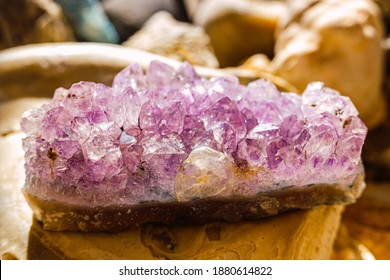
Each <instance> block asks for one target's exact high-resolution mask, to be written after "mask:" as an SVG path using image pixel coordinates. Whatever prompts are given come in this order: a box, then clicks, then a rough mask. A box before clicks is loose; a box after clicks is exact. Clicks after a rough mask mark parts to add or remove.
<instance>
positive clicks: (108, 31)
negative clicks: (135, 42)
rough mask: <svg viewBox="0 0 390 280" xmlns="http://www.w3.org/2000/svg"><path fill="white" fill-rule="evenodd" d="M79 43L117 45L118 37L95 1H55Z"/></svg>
mask: <svg viewBox="0 0 390 280" xmlns="http://www.w3.org/2000/svg"><path fill="white" fill-rule="evenodd" d="M55 2H57V3H58V4H59V5H60V6H61V7H62V9H63V12H64V14H65V16H66V17H67V19H68V21H69V23H70V25H71V26H72V28H73V30H74V33H75V34H76V36H77V37H78V39H79V40H81V41H90V42H101V43H113V44H115V43H119V35H118V32H117V31H116V29H115V27H114V26H113V25H112V23H111V22H110V20H109V19H108V17H107V15H106V14H105V12H104V10H103V7H102V6H101V4H100V2H99V1H97V0H55Z"/></svg>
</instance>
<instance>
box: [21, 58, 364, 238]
mask: <svg viewBox="0 0 390 280" xmlns="http://www.w3.org/2000/svg"><path fill="white" fill-rule="evenodd" d="M357 115H358V112H357V110H356V108H355V107H354V105H353V104H352V102H351V101H350V99H349V98H348V97H343V96H340V94H339V93H338V92H336V91H334V90H332V89H330V88H327V87H324V85H323V83H320V82H315V83H311V84H309V85H308V87H307V89H306V90H305V92H304V93H303V95H302V96H299V95H297V94H294V93H281V92H279V91H278V90H277V88H276V87H275V86H274V85H273V84H272V83H271V82H268V81H266V80H257V81H255V82H252V83H250V84H249V85H248V86H243V85H241V84H239V83H238V80H237V79H236V78H234V77H218V78H212V79H210V80H208V79H204V78H201V77H199V76H198V75H197V73H196V72H195V71H194V69H193V68H192V67H190V66H189V64H187V63H184V64H183V65H182V66H181V67H180V68H179V69H177V70H175V69H174V68H172V67H170V66H168V65H166V64H163V63H161V62H157V61H155V62H152V63H151V64H150V66H149V69H148V70H147V72H146V73H145V74H144V73H143V71H142V70H141V69H140V67H139V66H138V65H136V64H133V65H130V66H129V67H127V68H126V69H124V70H122V71H121V72H120V73H119V74H118V75H117V76H116V77H115V79H114V81H113V85H112V87H109V86H105V85H103V84H95V83H92V82H80V83H77V84H74V85H73V86H72V87H71V88H70V89H64V88H59V89H57V90H56V92H55V93H54V97H53V100H52V102H51V103H50V104H47V105H44V106H43V107H41V108H37V109H33V110H30V111H27V112H26V113H25V114H24V116H23V118H22V121H21V126H22V129H23V131H24V132H25V133H26V138H25V139H24V140H23V147H24V150H25V160H26V165H25V167H26V176H27V177H26V186H25V188H24V193H25V195H26V197H27V199H28V201H29V203H30V205H31V206H32V208H33V210H34V212H35V214H36V216H37V218H38V219H39V220H41V221H42V222H43V224H44V227H45V228H47V229H52V230H83V231H99V230H118V229H123V228H128V227H138V226H140V225H141V224H143V223H145V222H151V221H158V222H164V223H168V224H172V223H174V224H175V223H198V222H208V221H220V220H223V221H230V222H232V221H240V220H246V219H256V218H259V217H265V216H270V215H275V214H277V213H279V212H283V211H286V210H289V209H296V208H302V209H305V208H311V207H313V206H316V205H320V204H339V203H353V202H354V201H355V200H356V198H357V197H358V196H359V195H360V193H361V191H362V190H363V188H364V182H363V176H364V175H363V169H362V165H361V159H360V155H361V149H362V145H363V142H364V140H365V137H366V133H367V128H366V126H365V125H364V124H363V122H362V121H361V120H360V119H359V118H358V117H357Z"/></svg>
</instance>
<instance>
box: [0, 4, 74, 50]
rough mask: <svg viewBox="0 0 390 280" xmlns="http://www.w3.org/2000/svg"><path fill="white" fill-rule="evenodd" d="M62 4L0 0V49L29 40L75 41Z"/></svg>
mask: <svg viewBox="0 0 390 280" xmlns="http://www.w3.org/2000/svg"><path fill="white" fill-rule="evenodd" d="M74 40H75V39H74V36H73V31H72V29H71V28H70V26H69V25H68V23H67V22H66V20H65V18H64V16H63V14H62V10H61V8H60V7H59V6H58V5H57V4H56V3H54V2H53V1H51V0H14V1H12V4H11V3H8V2H7V1H1V2H0V49H5V48H10V47H14V46H19V45H25V44H31V43H46V42H64V41H74Z"/></svg>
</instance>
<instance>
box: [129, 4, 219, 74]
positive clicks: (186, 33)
mask: <svg viewBox="0 0 390 280" xmlns="http://www.w3.org/2000/svg"><path fill="white" fill-rule="evenodd" d="M123 44H124V45H125V46H129V47H133V48H136V49H141V50H145V51H150V52H152V53H156V54H161V55H164V56H167V57H170V58H174V59H177V60H180V61H188V62H189V63H191V64H195V65H201V66H207V67H215V68H216V67H218V66H219V65H218V60H217V59H216V57H215V54H214V51H213V48H212V46H211V44H210V38H209V37H208V35H207V34H206V33H205V31H204V30H203V28H202V27H200V26H195V25H191V24H189V23H184V22H179V21H177V20H175V19H174V18H173V16H172V15H171V14H169V13H168V12H158V13H156V14H155V15H153V16H152V17H151V18H150V19H149V20H148V21H147V22H146V23H145V24H144V26H143V27H142V29H141V30H140V31H138V32H137V33H135V34H134V35H133V36H131V37H130V38H129V39H128V40H127V41H126V42H124V43H123Z"/></svg>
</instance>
